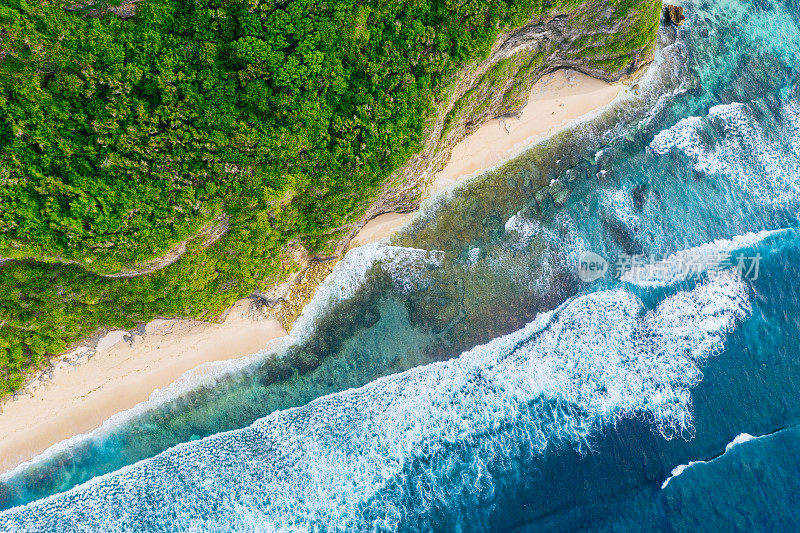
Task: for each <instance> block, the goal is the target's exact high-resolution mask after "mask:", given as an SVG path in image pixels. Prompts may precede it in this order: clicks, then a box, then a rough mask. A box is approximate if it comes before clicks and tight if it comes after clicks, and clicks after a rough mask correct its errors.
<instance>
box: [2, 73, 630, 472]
mask: <svg viewBox="0 0 800 533" xmlns="http://www.w3.org/2000/svg"><path fill="white" fill-rule="evenodd" d="M621 89H622V86H621V85H610V84H608V83H605V82H603V81H599V80H596V79H594V78H590V77H589V76H585V75H583V74H579V73H576V72H572V71H558V72H556V73H553V74H550V75H548V76H546V77H544V78H543V79H541V80H539V81H538V82H537V83H536V84H535V85H534V87H533V89H532V90H531V94H530V98H529V100H528V103H527V105H526V106H525V107H524V109H523V110H522V113H521V115H520V116H519V117H518V118H507V119H503V120H492V121H490V122H488V123H486V124H484V125H482V126H481V127H480V128H479V129H478V130H477V131H475V132H474V133H472V135H470V136H468V137H467V138H466V139H464V140H463V141H461V142H460V143H459V144H457V145H456V147H455V148H454V150H453V154H452V157H451V158H450V162H449V163H448V164H447V166H446V167H445V168H444V169H443V170H442V171H441V172H439V173H437V174H436V175H435V176H434V179H433V183H432V185H431V187H430V188H429V190H428V191H427V194H428V195H429V196H430V195H433V194H436V193H438V192H440V191H443V190H446V189H448V188H451V187H453V186H454V185H455V184H456V183H458V182H460V181H462V180H464V179H465V178H468V177H470V176H473V175H476V174H477V173H479V172H481V171H483V170H486V169H489V168H491V167H493V166H496V165H498V164H499V163H502V162H504V161H507V160H509V159H512V158H513V157H514V156H516V155H519V154H520V153H522V152H523V151H525V150H526V149H527V148H529V147H530V146H532V145H533V144H535V143H536V142H538V141H540V140H542V139H543V138H545V137H547V136H548V135H551V134H553V133H554V132H556V131H558V130H559V129H562V128H564V127H566V126H568V125H570V124H571V123H573V122H575V121H577V120H578V119H580V118H582V117H584V116H585V115H587V114H589V113H591V112H592V111H595V110H597V109H599V108H601V107H603V106H605V105H607V104H608V103H610V102H611V101H612V100H614V98H616V97H617V95H618V94H619V92H620V90H621ZM411 216H412V215H411V214H400V213H386V214H383V215H380V216H378V217H375V218H374V219H372V220H370V221H369V222H368V223H367V224H366V225H365V226H364V227H363V228H362V229H361V231H360V232H359V234H358V235H357V236H356V237H355V238H354V239H353V245H354V246H357V245H361V244H366V243H369V242H376V241H380V240H383V239H386V238H387V237H389V236H390V235H391V234H392V233H394V232H395V231H397V230H398V229H399V228H401V227H402V226H404V225H405V224H406V223H407V222H408V221H409V220H410V218H411ZM247 303H248V301H247V300H242V301H240V302H237V304H236V305H235V306H234V307H233V308H232V310H231V312H230V313H229V314H228V316H227V317H226V320H225V322H224V323H222V324H210V323H206V322H198V321H192V320H155V321H153V322H151V323H150V324H148V325H147V328H146V333H145V335H144V336H143V337H141V336H137V337H135V338H134V340H133V343H132V345H131V344H129V343H128V342H127V341H125V340H123V334H124V332H114V333H112V334H109V335H107V336H106V337H105V338H104V339H103V340H102V341H101V342H100V343H99V344H98V346H97V353H96V354H95V355H94V356H93V357H92V358H91V359H89V360H88V361H84V362H82V363H81V364H78V365H76V366H72V365H70V364H67V363H62V364H60V365H58V367H57V368H56V370H55V372H54V376H53V379H52V380H50V381H47V382H45V383H44V384H43V385H41V386H39V387H38V388H35V389H33V390H31V388H30V387H29V389H28V390H29V392H30V394H28V395H22V396H20V397H19V398H18V399H17V400H15V401H9V402H6V403H5V404H4V405H3V412H2V413H0V472H4V471H8V470H10V469H12V468H13V467H15V466H16V465H18V464H19V463H21V462H23V461H26V460H28V459H31V458H33V457H34V456H35V455H37V454H39V453H41V452H42V451H44V450H45V449H47V448H49V447H50V446H52V445H53V444H56V443H58V442H61V441H62V440H65V439H67V438H69V437H72V436H74V435H79V434H82V433H87V432H89V431H91V430H93V429H95V428H97V427H99V426H100V425H101V424H102V422H103V421H105V420H107V419H108V418H109V417H111V416H112V415H114V414H116V413H118V412H121V411H125V410H128V409H130V408H132V407H134V406H135V405H137V404H139V403H141V402H143V401H146V400H147V399H148V398H149V397H150V395H151V394H152V393H153V391H155V390H157V389H162V388H165V387H167V386H169V385H170V384H171V383H173V382H174V381H175V380H177V379H178V378H179V377H181V375H183V374H184V373H186V372H187V371H190V370H192V369H194V368H196V367H197V366H199V365H202V364H203V363H206V362H210V361H221V360H230V359H236V358H240V357H243V356H246V355H249V354H253V353H255V352H257V351H259V350H261V349H263V348H264V347H265V346H266V345H267V343H268V342H269V341H270V340H272V339H276V338H278V337H281V336H284V335H286V331H285V330H284V329H283V328H282V327H281V325H280V324H279V323H278V322H277V321H274V320H254V319H253V318H250V317H249V316H248V313H247Z"/></svg>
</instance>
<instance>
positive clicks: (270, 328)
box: [0, 299, 287, 473]
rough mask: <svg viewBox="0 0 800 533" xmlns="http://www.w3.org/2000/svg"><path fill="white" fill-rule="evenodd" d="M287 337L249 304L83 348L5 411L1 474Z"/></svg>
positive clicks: (114, 335) (1, 414)
mask: <svg viewBox="0 0 800 533" xmlns="http://www.w3.org/2000/svg"><path fill="white" fill-rule="evenodd" d="M286 335H287V333H286V331H285V330H284V329H283V327H282V326H281V325H280V323H278V321H277V320H274V319H271V318H267V317H265V316H259V315H258V314H257V313H254V312H253V311H252V310H251V309H250V300H248V299H244V300H239V301H238V302H236V304H234V306H233V307H231V309H230V310H229V311H228V312H227V315H226V317H225V320H224V321H223V322H222V323H209V322H201V321H197V320H185V319H173V320H164V319H156V320H153V321H152V322H149V323H148V324H146V325H145V326H144V327H143V328H138V329H137V330H135V331H134V332H132V333H131V334H128V332H126V331H122V330H115V331H112V332H110V333H108V334H106V335H104V336H103V337H102V338H101V339H99V341H97V343H96V346H94V347H92V346H86V345H84V346H80V347H78V348H77V349H76V350H74V351H73V352H70V354H68V355H67V356H64V357H62V358H61V359H59V360H58V361H57V362H56V363H55V364H54V365H53V370H52V373H51V377H50V378H49V379H46V380H42V381H34V382H33V383H30V384H28V385H27V386H26V387H25V389H23V390H22V391H21V392H20V393H19V395H18V397H17V398H16V400H9V401H6V402H5V403H3V404H2V405H1V406H0V429H1V430H2V431H0V473H5V472H8V471H10V470H12V469H14V468H16V467H17V466H19V465H20V464H21V463H23V462H25V461H28V460H30V459H32V458H34V457H35V456H37V455H39V454H40V453H42V452H44V451H45V450H47V449H48V448H50V447H51V446H53V445H55V444H58V443H59V442H61V441H64V440H66V439H69V438H70V437H73V436H76V435H81V434H85V433H89V432H91V431H92V430H94V429H96V428H98V427H100V426H101V425H102V423H103V422H105V421H106V420H107V419H109V418H110V417H111V416H113V415H115V414H117V413H119V412H122V411H127V410H129V409H131V408H133V407H135V406H136V405H138V404H140V403H142V402H145V401H147V400H148V399H150V398H151V397H152V395H153V394H154V393H156V392H157V391H159V390H161V389H164V388H166V387H169V386H170V385H171V384H173V383H174V382H176V381H177V380H179V379H180V378H181V377H182V376H185V375H186V374H187V373H191V374H192V376H191V377H199V376H201V375H202V373H203V369H202V368H198V367H200V366H202V365H203V364H204V363H210V362H213V361H226V360H234V359H239V358H242V357H246V356H248V355H252V354H255V353H256V352H258V351H260V350H263V349H264V348H265V347H266V346H267V344H268V343H269V342H270V341H272V340H275V339H278V338H280V337H283V336H286ZM87 344H88V343H87ZM69 355H73V357H72V358H70V357H69ZM76 360H77V362H76Z"/></svg>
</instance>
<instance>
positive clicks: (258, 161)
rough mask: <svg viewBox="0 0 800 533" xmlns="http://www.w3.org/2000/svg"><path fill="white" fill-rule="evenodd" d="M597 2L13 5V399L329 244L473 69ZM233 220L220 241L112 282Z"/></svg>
mask: <svg viewBox="0 0 800 533" xmlns="http://www.w3.org/2000/svg"><path fill="white" fill-rule="evenodd" d="M581 3H582V1H581V0H414V1H411V0H409V1H404V2H398V1H395V0H371V1H364V0H360V1H357V0H327V1H312V0H284V1H275V0H272V1H270V0H144V1H142V2H140V3H139V4H137V6H138V14H137V16H136V17H134V18H132V19H124V20H123V19H121V18H118V17H116V16H104V17H100V18H96V17H91V16H87V15H86V9H82V10H81V9H79V10H75V9H74V8H75V4H76V2H74V1H64V0H51V1H48V0H38V1H37V0H29V1H26V0H4V2H3V5H2V6H0V256H3V257H7V258H14V259H17V260H14V261H9V262H7V263H5V264H4V265H3V266H0V395H2V394H3V393H4V392H8V391H12V390H15V389H16V388H18V387H19V386H20V384H21V382H22V377H21V374H22V373H23V372H24V371H26V370H28V369H30V368H32V367H36V366H38V365H40V364H41V362H42V361H43V360H44V358H46V357H47V356H48V354H53V353H57V352H59V351H61V350H63V349H64V348H65V346H66V344H67V343H68V342H71V341H73V340H75V339H77V338H79V337H81V336H85V335H87V334H88V333H90V332H92V331H93V330H95V329H97V328H98V327H102V326H108V327H110V326H126V327H127V326H130V325H132V324H133V323H134V322H135V321H139V320H148V319H150V318H152V317H153V316H156V315H161V316H195V317H202V316H210V315H213V314H214V313H216V312H219V311H220V310H221V309H223V308H224V307H226V306H227V305H229V304H230V303H231V302H232V301H233V300H235V299H236V298H238V297H241V296H243V295H245V294H247V293H249V292H250V291H252V290H253V289H254V288H255V287H257V286H260V285H264V284H267V283H270V282H272V281H274V280H276V279H279V278H280V277H281V276H282V275H283V272H282V269H283V268H286V266H285V265H284V264H283V263H282V262H281V261H280V260H279V257H280V253H281V251H282V250H285V248H286V245H287V243H290V242H292V241H299V242H302V243H303V244H304V245H305V246H306V247H307V248H309V249H311V250H312V251H316V250H324V249H325V246H326V245H327V244H328V243H329V241H330V239H331V231H332V230H333V229H335V228H336V227H337V226H340V225H341V224H343V223H345V222H347V221H348V220H353V219H354V218H356V217H358V216H360V215H361V214H362V213H363V211H364V209H365V206H366V205H368V203H369V201H370V200H371V199H373V198H374V194H375V193H376V191H377V187H378V186H379V185H380V184H381V182H382V181H383V180H384V179H385V178H386V177H387V175H388V174H389V173H390V172H392V171H393V170H395V169H396V168H397V167H398V166H399V165H401V164H402V163H403V162H404V161H405V160H406V159H407V158H408V157H409V156H410V155H411V154H412V153H413V152H414V151H415V150H417V149H418V148H419V143H420V141H421V139H422V134H423V130H424V127H425V123H424V120H425V117H426V116H430V113H431V111H432V109H433V106H434V105H435V102H436V99H437V98H442V97H443V96H444V92H445V90H446V87H447V86H448V83H449V81H450V80H451V79H452V76H453V75H454V74H455V73H456V72H457V70H458V69H459V68H460V67H462V66H463V65H464V64H466V63H467V62H469V61H473V60H475V59H478V58H481V57H484V56H485V55H486V54H487V53H488V51H489V49H490V47H491V45H492V43H493V42H494V40H495V39H496V37H497V34H498V32H499V31H501V30H503V29H507V28H509V27H515V26H518V25H521V24H523V23H524V22H526V21H528V20H531V19H534V18H537V17H539V16H541V15H542V14H544V13H547V12H550V11H552V10H555V9H561V10H567V9H571V8H573V7H575V6H577V5H579V4H581ZM607 3H608V4H614V5H616V6H617V8H618V13H617V15H618V16H627V14H628V11H629V10H631V9H633V8H636V7H639V6H641V5H645V4H646V5H647V7H648V10H649V11H652V7H653V6H654V5H655V4H656V0H645V1H643V2H633V1H632V0H609V1H608V2H607ZM659 4H660V3H659ZM93 7H97V6H93ZM651 19H652V17H651V18H650V19H648V20H646V21H645V20H644V17H643V18H642V24H641V28H644V30H642V29H641V28H639V29H637V30H636V31H644V34H643V35H644V37H643V39H644V41H643V39H642V38H637V39H634V40H635V42H631V43H625V46H624V47H622V49H621V50H620V52H619V54H618V57H619V58H626V57H627V55H626V54H629V53H631V50H634V49H635V48H636V47H641V45H642V42H647V40H652V37H653V35H652V34H653V31H654V26H653V24H652V20H651ZM656 20H657V18H656ZM222 213H224V214H225V215H226V216H227V217H228V218H229V219H230V224H231V229H230V231H228V233H226V234H225V236H223V238H222V239H220V240H219V241H218V242H216V243H215V244H214V245H212V246H211V247H209V248H206V249H204V248H203V247H201V246H199V245H198V244H197V243H196V242H195V243H192V242H190V244H189V252H188V253H187V254H186V255H185V256H184V257H183V258H182V259H181V260H180V261H178V262H177V263H175V264H173V265H170V266H169V267H166V268H164V269H161V270H159V271H156V272H154V273H151V274H148V275H144V276H139V277H135V278H108V277H104V276H103V274H109V273H113V272H116V271H118V270H120V269H121V268H123V267H127V266H131V265H136V264H141V263H143V262H144V261H147V260H148V259H152V258H153V257H157V256H159V255H160V254H162V253H164V252H165V251H166V250H168V249H169V248H170V247H171V246H172V245H173V244H174V243H175V242H177V241H180V240H182V239H186V238H187V237H189V236H191V235H192V234H194V233H195V232H197V230H198V228H200V227H201V226H202V225H203V224H205V223H208V222H209V221H210V220H212V219H213V218H214V217H217V216H219V215H220V214H222Z"/></svg>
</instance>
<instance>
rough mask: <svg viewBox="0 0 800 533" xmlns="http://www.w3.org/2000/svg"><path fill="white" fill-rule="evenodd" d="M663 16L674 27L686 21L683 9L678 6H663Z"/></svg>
mask: <svg viewBox="0 0 800 533" xmlns="http://www.w3.org/2000/svg"><path fill="white" fill-rule="evenodd" d="M664 16H665V18H666V19H667V20H668V21H670V22H672V23H673V24H675V25H676V26H680V25H681V24H683V22H684V21H685V20H686V17H685V16H684V14H683V8H682V7H680V6H671V5H669V4H668V5H666V6H664Z"/></svg>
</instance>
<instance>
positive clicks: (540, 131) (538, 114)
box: [350, 69, 623, 248]
mask: <svg viewBox="0 0 800 533" xmlns="http://www.w3.org/2000/svg"><path fill="white" fill-rule="evenodd" d="M622 89H623V83H622V82H617V83H608V82H605V81H602V80H599V79H597V78H592V77H591V76H588V75H586V74H583V73H581V72H577V71H574V70H570V69H561V70H557V71H555V72H552V73H550V74H547V75H545V76H542V78H541V79H539V80H538V81H537V82H536V83H535V84H534V85H533V87H532V88H531V91H530V94H529V96H528V101H527V102H526V104H525V105H524V106H523V108H522V110H521V111H520V112H519V113H518V114H517V115H516V116H512V117H501V118H495V119H492V120H489V121H487V122H485V123H484V124H481V125H480V126H479V127H478V128H477V129H476V130H475V131H474V132H472V133H471V134H470V135H468V136H467V137H465V138H464V139H462V140H461V142H459V143H458V144H456V145H455V147H454V148H453V151H452V154H451V155H450V160H449V161H448V162H447V164H446V165H445V167H444V168H443V169H441V170H440V171H439V172H436V173H435V174H434V176H433V179H432V180H431V182H430V184H429V185H428V187H427V188H426V190H425V192H424V194H423V200H424V199H427V198H430V197H432V196H435V195H437V194H440V193H442V192H445V191H447V190H449V189H451V188H453V187H455V186H456V185H458V184H461V183H463V182H464V181H466V180H468V179H469V178H472V177H475V176H477V175H480V174H482V173H484V172H486V171H487V170H490V169H491V168H493V167H497V166H499V165H501V164H503V163H506V162H508V161H510V160H512V159H514V158H516V157H517V156H519V155H521V154H522V153H523V152H525V151H526V150H528V149H529V148H531V147H532V146H533V145H535V144H537V143H538V142H540V141H542V140H544V139H547V138H548V137H550V136H552V135H554V134H555V133H558V132H559V131H561V130H563V129H566V128H568V127H570V126H572V125H574V124H575V123H577V122H580V121H582V120H585V119H586V118H587V116H591V115H592V114H594V113H595V112H597V111H599V110H600V109H602V108H604V107H606V106H607V105H609V104H610V103H611V102H613V101H614V100H615V99H616V98H617V97H618V96H619V95H620V93H621V92H622ZM414 213H416V211H415V212H414ZM414 213H383V214H381V215H378V216H376V217H374V218H372V219H370V220H369V221H367V223H366V224H364V226H363V227H362V228H361V229H360V230H359V231H358V233H357V234H356V235H355V236H354V237H353V240H352V241H351V244H350V247H351V248H352V247H355V246H360V245H362V244H368V243H371V242H380V241H383V240H386V239H388V238H389V237H391V235H393V234H394V233H395V232H397V231H399V230H400V229H401V228H402V227H403V226H405V225H406V224H408V222H409V221H410V220H411V219H412V218H413V215H414Z"/></svg>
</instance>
